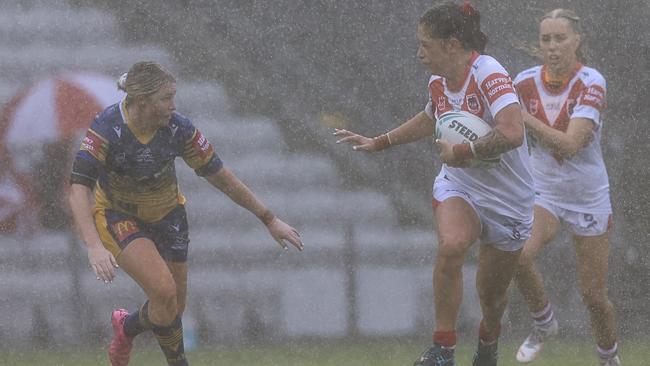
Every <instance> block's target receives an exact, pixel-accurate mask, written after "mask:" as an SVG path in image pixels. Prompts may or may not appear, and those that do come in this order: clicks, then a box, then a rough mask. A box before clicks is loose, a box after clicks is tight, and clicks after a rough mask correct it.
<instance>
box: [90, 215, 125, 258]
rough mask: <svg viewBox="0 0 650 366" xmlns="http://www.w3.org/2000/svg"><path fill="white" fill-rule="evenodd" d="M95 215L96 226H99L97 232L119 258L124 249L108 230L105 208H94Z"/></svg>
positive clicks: (105, 246) (103, 242) (107, 247)
mask: <svg viewBox="0 0 650 366" xmlns="http://www.w3.org/2000/svg"><path fill="white" fill-rule="evenodd" d="M93 211H94V212H93V216H94V219H95V227H96V228H97V233H99V239H100V240H101V241H102V244H103V245H104V248H106V249H107V250H108V251H109V252H111V253H112V254H113V256H114V257H115V258H117V256H118V254H120V252H121V251H122V249H120V246H119V245H118V244H117V242H116V241H115V239H113V235H111V233H110V232H109V231H108V222H107V221H106V212H105V211H104V209H103V208H98V209H95V210H93Z"/></svg>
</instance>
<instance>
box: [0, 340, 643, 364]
mask: <svg viewBox="0 0 650 366" xmlns="http://www.w3.org/2000/svg"><path fill="white" fill-rule="evenodd" d="M136 346H139V345H136ZM515 347H516V345H515V344H514V343H512V344H511V343H505V344H502V345H501V349H500V354H501V357H500V362H499V365H501V366H508V365H513V366H514V365H521V364H518V363H517V362H516V361H515V360H514V352H515ZM422 348H423V347H421V346H416V345H414V344H413V343H412V342H407V343H401V342H400V341H399V340H396V341H394V342H391V341H386V340H382V341H377V342H374V341H373V342H369V343H364V344H361V343H358V344H350V343H339V342H337V343H336V344H332V343H325V344H319V343H318V342H315V341H314V342H307V343H291V344H287V345H282V346H274V347H270V346H268V347H263V346H257V347H246V348H241V347H238V348H226V347H217V348H214V349H201V350H194V351H191V352H188V359H189V361H190V362H191V365H192V366H208V365H210V366H214V365H228V366H237V365H246V366H255V365H260V366H262V365H264V366H276V365H277V366H348V365H349V366H397V365H412V364H413V361H414V360H415V359H416V358H417V356H418V355H419V354H420V352H421V351H422V350H423V349H422ZM456 353H457V363H458V365H462V366H465V365H467V366H469V365H471V356H472V353H473V348H471V347H469V346H464V347H461V348H459V349H458V350H457V352H456ZM649 353H650V344H649V343H648V342H629V341H626V342H624V343H623V344H622V346H621V358H622V362H623V364H624V365H625V366H646V365H650V362H649V361H648V357H649ZM0 364H2V365H9V366H27V365H30V366H31V365H43V366H49V365H51V366H55V365H56V366H81V365H108V364H109V363H108V360H107V358H106V356H105V352H104V350H99V349H97V350H88V351H72V350H65V351H63V350H52V351H35V352H29V351H21V352H0ZM164 364H165V362H164V359H163V356H162V353H161V352H160V350H158V349H157V347H155V346H153V344H150V345H146V346H139V347H138V349H136V350H135V351H134V353H133V356H132V358H131V362H130V365H134V366H154V365H156V366H160V365H164ZM597 364H598V360H597V358H596V355H595V350H594V347H593V345H592V344H589V343H587V342H568V341H566V340H564V341H555V342H553V343H551V344H549V345H548V347H547V349H546V350H544V353H543V354H542V356H541V357H540V359H539V360H537V361H535V362H534V363H532V364H530V365H531V366H595V365H597Z"/></svg>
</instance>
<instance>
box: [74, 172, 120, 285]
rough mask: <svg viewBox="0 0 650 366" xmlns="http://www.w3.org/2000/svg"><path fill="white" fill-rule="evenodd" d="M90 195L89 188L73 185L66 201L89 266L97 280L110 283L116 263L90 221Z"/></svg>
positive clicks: (113, 276) (91, 220)
mask: <svg viewBox="0 0 650 366" xmlns="http://www.w3.org/2000/svg"><path fill="white" fill-rule="evenodd" d="M91 195H92V190H91V189H90V188H89V187H87V186H85V185H83V184H76V183H73V184H72V185H71V186H70V196H69V197H68V199H69V202H70V208H71V209H72V216H73V217H74V221H75V223H76V225H77V229H78V230H79V232H80V233H81V238H82V240H83V241H84V244H86V248H87V249H88V261H89V262H90V266H91V267H92V269H93V271H94V272H95V276H96V277H97V279H98V280H101V281H104V282H105V283H108V282H112V281H113V279H114V278H115V269H114V268H117V261H116V260H115V257H113V254H111V252H109V251H108V250H106V248H104V246H103V245H102V242H101V240H100V239H99V234H98V233H97V229H96V228H95V223H94V222H93V219H92V217H93V216H92V213H91V212H92V210H91V207H92V204H91V202H92V199H91Z"/></svg>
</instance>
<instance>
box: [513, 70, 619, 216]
mask: <svg viewBox="0 0 650 366" xmlns="http://www.w3.org/2000/svg"><path fill="white" fill-rule="evenodd" d="M515 85H516V89H517V92H518V94H519V98H520V101H521V103H522V105H523V106H524V108H526V110H527V111H528V113H530V114H531V115H533V116H534V117H535V118H537V119H539V120H541V121H542V122H544V123H545V124H547V125H548V126H551V127H553V128H555V129H557V130H559V131H562V132H565V131H566V129H567V127H568V126H569V121H570V120H571V119H572V118H586V119H589V120H591V121H592V122H593V123H594V136H593V140H592V141H591V142H590V143H589V144H588V145H587V146H585V147H584V148H582V149H580V150H578V152H577V153H576V154H575V155H574V156H573V157H571V158H570V159H562V158H561V157H559V156H557V155H554V154H553V153H552V152H551V151H549V150H548V149H546V148H544V147H542V146H541V145H539V144H535V143H534V142H533V143H531V146H532V149H531V157H532V168H533V177H534V179H535V192H536V193H537V194H539V195H541V196H543V197H544V198H545V199H546V200H548V201H550V202H552V203H553V204H555V205H557V206H558V207H561V208H564V209H567V210H571V211H577V212H587V213H603V214H606V213H611V212H612V207H611V203H610V199H609V179H608V176H607V169H606V168H605V163H604V161H603V154H602V150H601V147H600V139H601V131H602V121H601V119H600V114H601V111H602V110H603V108H604V107H605V105H606V102H605V96H606V90H607V89H606V83H605V78H603V76H602V75H601V74H600V73H599V72H598V71H597V70H595V69H593V68H590V67H586V66H583V65H579V66H578V67H577V68H576V71H575V75H573V77H572V78H571V79H570V81H569V83H568V84H567V86H566V87H565V88H564V90H562V91H559V92H557V93H553V92H551V91H550V90H548V89H547V87H546V86H545V85H544V82H543V81H542V66H535V67H532V68H530V69H528V70H525V71H523V72H521V73H520V74H519V75H517V77H516V78H515Z"/></svg>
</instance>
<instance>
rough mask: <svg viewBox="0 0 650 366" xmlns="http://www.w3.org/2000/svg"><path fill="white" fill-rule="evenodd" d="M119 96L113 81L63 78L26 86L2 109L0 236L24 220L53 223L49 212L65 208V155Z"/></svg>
mask: <svg viewBox="0 0 650 366" xmlns="http://www.w3.org/2000/svg"><path fill="white" fill-rule="evenodd" d="M123 96H124V93H123V92H121V91H118V90H117V85H116V80H115V79H113V78H110V77H107V76H104V75H100V74H96V73H86V72H83V73H65V74H61V75H56V76H52V77H48V78H45V79H42V80H39V81H36V82H34V83H32V84H31V85H28V86H27V87H25V88H23V89H22V90H20V91H19V92H18V93H16V94H15V95H14V96H13V97H12V98H11V100H10V101H9V102H8V103H7V104H6V105H5V106H4V107H3V108H2V110H1V111H0V233H2V232H8V231H9V232H10V231H12V229H14V228H15V223H16V222H17V221H20V220H22V219H20V218H21V217H24V216H25V214H31V215H32V216H33V215H34V212H38V213H36V215H37V216H38V215H40V216H41V217H43V215H45V216H50V217H55V216H56V214H54V215H53V212H54V213H56V212H57V210H58V209H60V208H63V207H62V206H65V204H63V203H62V202H61V197H62V195H61V193H62V192H60V190H61V189H65V188H64V185H63V181H64V180H65V178H66V176H67V174H66V172H67V171H68V170H69V162H71V161H72V156H68V155H69V153H71V152H73V151H75V150H76V148H77V147H78V140H79V138H80V137H81V133H82V132H83V131H85V130H86V129H87V128H88V126H89V125H90V122H91V121H92V119H93V117H94V116H95V115H96V114H97V113H99V112H101V111H102V110H103V109H104V108H106V107H107V106H109V105H111V104H114V103H116V102H118V101H120V99H121V98H122V97H123ZM53 147H54V148H53ZM53 151H60V152H62V153H61V154H58V156H57V154H52V152H53ZM35 167H36V168H35ZM44 173H45V177H43V174H44ZM29 178H31V181H32V182H33V183H30V179H29ZM44 178H45V179H44ZM57 190H58V191H57ZM54 191H56V192H54ZM32 193H33V194H32ZM52 207H53V208H52ZM42 208H49V210H48V211H47V212H43V211H41V209H42ZM41 221H43V220H41Z"/></svg>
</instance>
